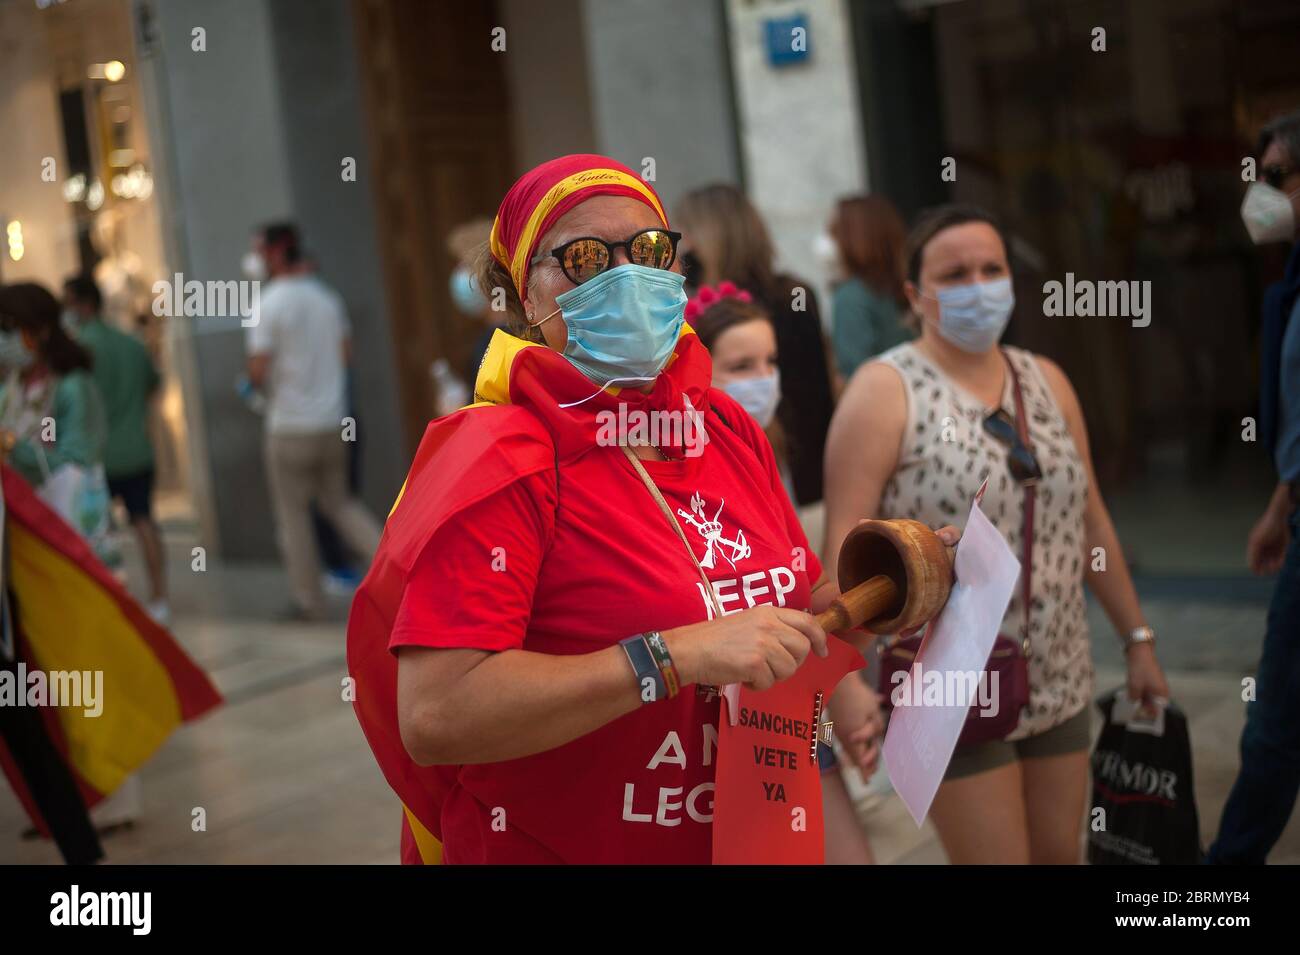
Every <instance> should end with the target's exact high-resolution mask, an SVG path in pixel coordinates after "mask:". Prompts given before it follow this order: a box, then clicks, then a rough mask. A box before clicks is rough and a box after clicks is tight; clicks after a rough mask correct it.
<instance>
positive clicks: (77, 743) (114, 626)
mask: <svg viewBox="0 0 1300 955" xmlns="http://www.w3.org/2000/svg"><path fill="white" fill-rule="evenodd" d="M0 477H2V478H3V493H4V507H5V537H6V539H7V544H8V557H9V559H8V564H7V566H6V568H5V571H6V572H5V583H6V584H7V585H8V587H9V588H10V590H11V592H12V593H13V596H14V605H13V611H14V615H13V616H14V623H15V630H16V637H17V639H16V641H15V642H16V646H17V648H18V655H19V658H20V659H22V660H23V661H24V662H25V663H26V665H27V668H28V670H29V671H30V670H42V671H44V672H45V673H47V674H48V673H50V672H53V671H83V672H84V671H88V670H89V671H100V672H102V673H103V685H102V708H101V712H100V713H99V715H98V716H90V715H87V713H86V712H85V710H84V709H83V708H81V707H76V706H58V707H53V706H47V707H44V708H43V711H42V716H43V718H44V719H45V724H46V728H47V730H48V732H49V734H50V737H51V739H52V740H53V742H54V745H55V747H56V748H57V749H58V750H59V752H60V753H61V754H62V755H63V757H64V758H65V759H66V760H67V763H68V766H69V768H70V769H71V771H72V775H73V778H74V779H75V780H76V781H77V784H78V786H79V787H80V789H81V792H82V795H83V798H84V799H85V801H86V805H87V806H93V805H95V803H97V802H99V801H100V800H101V799H103V798H104V797H105V796H107V795H109V794H111V793H112V792H113V791H114V790H115V789H116V788H117V787H118V786H119V785H120V784H121V783H122V781H123V780H124V779H125V778H126V777H127V776H129V775H130V774H131V773H133V772H135V770H137V769H138V768H139V767H140V766H141V765H142V764H143V763H144V762H145V761H146V760H148V759H149V757H150V756H152V755H153V754H154V752H155V751H156V750H157V749H158V747H160V746H161V745H162V744H163V742H164V741H165V740H166V739H167V737H168V736H170V735H171V733H172V731H173V730H174V729H176V727H178V726H179V725H180V724H181V723H184V722H187V721H189V720H192V719H194V718H196V717H198V716H200V715H202V714H203V713H206V712H207V711H208V710H210V709H212V708H213V707H215V706H216V705H217V704H219V703H220V702H221V695H220V694H219V693H218V692H217V690H216V688H215V687H214V686H213V685H212V683H211V682H210V681H209V679H208V677H207V675H206V674H205V673H204V672H203V671H202V670H200V669H199V668H198V666H197V665H195V663H194V662H193V661H192V660H191V659H190V658H189V657H188V656H187V655H186V653H185V651H184V650H182V649H181V647H180V646H179V645H178V644H177V643H176V641H175V640H174V639H173V637H172V636H171V634H169V633H168V632H167V631H166V630H165V629H164V628H163V627H161V626H159V625H158V624H157V623H155V622H154V620H153V619H152V618H151V617H150V616H149V615H148V614H147V613H146V612H145V611H144V609H143V608H142V607H141V606H140V605H139V604H138V603H136V602H135V600H134V599H132V597H131V596H130V595H129V594H128V593H127V592H126V591H125V590H124V589H123V588H122V585H121V584H119V583H118V582H117V580H116V579H114V577H113V575H112V574H111V573H110V572H109V571H108V569H107V568H105V567H104V565H103V564H101V563H100V562H99V560H98V559H97V558H96V557H95V555H94V553H93V552H92V551H91V549H90V547H89V545H87V543H86V542H85V540H83V539H82V537H81V536H80V535H79V534H78V533H77V532H76V531H75V530H74V529H73V528H72V527H70V526H69V525H68V524H66V523H65V522H64V521H63V520H62V519H61V518H60V517H59V516H58V514H56V513H55V512H54V511H53V510H51V509H50V508H49V507H48V506H47V505H46V504H45V502H44V501H42V500H41V499H40V498H39V497H37V496H36V493H35V492H34V491H33V490H32V488H31V486H30V485H29V484H28V483H27V482H26V481H25V480H23V478H22V477H20V476H19V475H18V473H17V472H15V471H13V470H11V469H10V468H8V467H5V466H0ZM24 691H25V689H24V688H19V692H24ZM0 766H2V767H3V769H4V771H5V775H6V776H8V777H9V781H10V783H11V784H12V785H13V787H14V790H15V792H17V794H18V797H19V799H20V800H21V801H22V803H23V805H24V806H25V807H26V809H27V811H28V814H29V815H30V816H31V817H32V822H33V824H35V825H36V827H37V828H38V829H39V830H41V831H42V832H44V831H46V827H45V823H44V820H42V819H41V818H40V814H39V812H37V810H36V807H35V804H34V803H33V801H32V799H31V797H30V794H29V793H28V791H27V787H26V784H25V783H24V782H23V779H22V776H21V774H20V773H19V772H18V771H17V768H16V766H15V764H14V762H13V760H12V759H11V757H10V754H9V752H8V750H7V748H6V747H5V745H4V743H3V742H0Z"/></svg>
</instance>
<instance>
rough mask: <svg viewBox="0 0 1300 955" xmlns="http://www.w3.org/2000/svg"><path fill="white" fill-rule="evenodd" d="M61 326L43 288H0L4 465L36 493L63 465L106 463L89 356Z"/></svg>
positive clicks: (54, 304)
mask: <svg viewBox="0 0 1300 955" xmlns="http://www.w3.org/2000/svg"><path fill="white" fill-rule="evenodd" d="M60 318H61V309H60V308H59V302H58V300H57V299H56V298H55V297H54V296H53V295H51V294H50V293H49V292H48V291H47V290H46V289H45V288H44V287H42V286H40V285H35V284H33V283H22V284H17V285H8V286H4V287H0V334H3V335H4V336H5V337H6V338H9V339H10V340H9V341H8V342H7V343H6V345H5V346H4V351H6V352H8V353H11V354H12V355H13V356H15V357H14V360H15V365H14V367H12V368H11V369H10V372H9V377H8V379H7V380H6V381H5V383H4V385H3V387H0V429H3V431H4V432H5V433H6V440H5V446H6V447H7V448H9V453H8V460H7V463H8V464H9V465H10V467H12V468H14V470H16V471H17V472H18V473H19V474H21V475H22V476H23V477H24V478H25V479H26V480H27V482H28V483H29V484H31V485H32V487H34V488H36V489H37V490H39V489H40V488H41V487H42V486H43V485H44V484H45V483H46V481H48V480H49V478H50V476H51V475H52V474H53V472H54V471H56V470H58V469H59V468H60V467H62V466H63V465H64V464H73V465H76V466H79V467H81V468H83V469H93V468H97V467H101V466H102V465H103V463H104V443H105V440H106V438H107V423H106V421H105V418H104V406H103V400H102V398H101V396H100V394H99V389H98V387H96V385H95V381H94V378H93V377H92V376H91V362H92V358H91V354H90V352H89V351H88V350H87V349H86V348H84V347H83V346H81V345H80V344H78V343H77V342H76V341H75V340H74V339H73V338H71V337H70V336H69V335H68V333H67V331H66V330H65V329H64V327H63V324H62V322H61V320H60ZM74 526H75V525H74Z"/></svg>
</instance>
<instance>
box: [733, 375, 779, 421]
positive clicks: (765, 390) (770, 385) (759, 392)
mask: <svg viewBox="0 0 1300 955" xmlns="http://www.w3.org/2000/svg"><path fill="white" fill-rule="evenodd" d="M722 390H723V391H725V392H726V393H727V394H729V395H731V397H733V398H735V399H736V401H737V403H738V404H739V405H740V406H741V407H742V408H744V409H745V410H746V411H748V412H749V415H750V417H751V418H753V419H754V420H755V421H757V422H758V426H759V427H760V428H766V427H767V426H768V425H769V424H771V423H772V417H773V416H774V415H775V414H776V406H777V405H779V404H780V403H781V376H780V375H779V374H778V373H777V372H775V371H774V372H772V374H770V375H764V376H762V377H761V378H737V379H735V380H733V381H729V382H727V383H726V384H725V385H723V386H722Z"/></svg>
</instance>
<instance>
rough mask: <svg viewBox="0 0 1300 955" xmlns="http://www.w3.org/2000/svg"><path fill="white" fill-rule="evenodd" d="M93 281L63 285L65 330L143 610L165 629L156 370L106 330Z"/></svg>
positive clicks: (83, 278) (120, 335)
mask: <svg viewBox="0 0 1300 955" xmlns="http://www.w3.org/2000/svg"><path fill="white" fill-rule="evenodd" d="M102 307H103V298H102V297H101V295H100V292H99V287H98V286H97V285H96V284H95V281H94V279H92V278H91V277H90V276H87V275H77V276H73V277H71V278H69V279H68V280H67V281H65V282H64V283H63V308H64V326H65V327H69V326H70V327H72V328H75V329H76V336H77V340H78V341H79V342H80V343H81V345H82V346H84V347H85V348H86V349H87V350H88V351H89V352H90V354H91V357H92V359H93V368H92V372H91V373H92V375H93V377H94V379H95V384H96V386H98V388H99V394H100V397H101V398H102V399H103V402H104V413H105V416H106V418H107V422H108V436H107V441H106V443H105V445H104V472H105V474H106V475H107V478H108V490H109V493H110V494H111V495H112V496H113V497H115V498H117V499H119V500H120V501H121V502H122V504H123V506H124V507H125V508H126V513H127V516H128V517H129V518H130V520H131V527H132V528H133V529H134V531H135V535H136V539H137V540H138V541H139V543H140V553H141V556H142V557H143V558H144V565H145V570H146V572H147V573H148V575H149V603H148V605H147V609H148V611H149V614H150V616H152V617H153V618H154V619H155V620H157V621H158V622H159V623H161V624H163V625H164V626H165V625H166V624H167V623H168V620H169V618H170V616H171V614H170V611H169V608H168V605H167V584H166V578H165V576H164V574H165V561H164V553H163V543H162V534H161V532H160V531H159V529H158V525H157V523H155V521H154V519H153V506H152V498H153V484H154V452H153V444H152V442H151V441H150V440H149V409H150V404H151V402H152V399H153V397H154V395H155V394H157V391H158V385H159V380H160V379H159V377H158V371H157V369H156V368H155V367H154V364H153V360H152V359H151V358H150V357H149V352H148V351H147V350H146V348H145V346H144V344H143V343H142V342H140V340H139V339H137V338H136V337H135V336H133V335H127V334H126V333H124V332H121V331H118V330H117V329H116V328H112V327H110V326H109V325H108V324H107V323H106V322H105V321H104V317H103V313H102Z"/></svg>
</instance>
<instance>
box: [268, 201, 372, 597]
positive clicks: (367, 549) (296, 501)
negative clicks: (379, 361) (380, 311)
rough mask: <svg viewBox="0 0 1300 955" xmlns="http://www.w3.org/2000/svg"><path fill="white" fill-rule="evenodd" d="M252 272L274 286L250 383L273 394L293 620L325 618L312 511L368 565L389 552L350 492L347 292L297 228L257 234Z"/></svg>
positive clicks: (274, 495)
mask: <svg viewBox="0 0 1300 955" xmlns="http://www.w3.org/2000/svg"><path fill="white" fill-rule="evenodd" d="M244 272H245V273H246V274H247V275H248V277H249V278H251V279H254V280H257V281H261V282H262V283H263V286H264V287H263V288H262V292H261V297H260V301H261V304H260V308H259V309H258V312H257V314H256V316H255V318H256V321H255V322H254V323H253V324H252V325H251V326H250V327H249V329H248V339H247V349H248V380H249V383H250V384H251V385H252V386H253V387H254V388H257V389H264V390H266V391H267V392H268V402H267V411H266V470H267V476H268V479H269V481H270V485H271V505H272V509H273V511H274V514H275V522H276V532H277V536H278V538H279V542H280V550H281V553H282V554H283V556H284V562H285V565H286V569H287V570H288V572H289V582H290V586H291V588H292V590H293V606H292V607H291V608H290V609H289V610H287V611H286V614H285V616H286V617H287V618H289V619H297V620H309V619H317V618H319V617H320V616H321V615H322V613H323V610H324V607H323V598H322V595H321V585H320V566H319V560H318V557H317V553H316V540H315V537H314V535H313V532H312V523H311V505H312V504H313V503H314V504H315V505H316V508H317V510H318V511H319V513H320V514H321V516H322V517H324V518H325V520H327V521H328V522H329V523H330V524H331V525H333V527H334V529H335V530H337V531H338V533H339V535H340V536H341V537H342V538H343V540H344V542H345V543H346V544H347V545H348V547H349V548H351V549H352V550H353V551H355V552H356V555H357V556H358V557H360V558H361V559H362V560H363V561H365V562H366V563H369V561H370V558H371V557H373V556H374V552H375V548H377V547H378V546H379V535H380V528H379V524H378V523H377V522H376V521H375V519H374V518H373V517H372V516H371V515H370V513H369V512H368V511H367V510H366V509H365V508H364V507H363V506H362V504H361V503H360V501H358V500H357V499H356V498H355V497H354V496H353V495H352V492H351V490H350V489H349V487H348V476H347V467H348V448H347V445H346V444H345V438H344V421H343V419H344V416H345V415H346V414H347V397H346V385H347V382H346V369H347V364H348V360H349V354H350V350H351V338H350V330H349V327H348V319H347V313H346V311H345V309H344V305H343V300H342V299H341V298H340V297H339V295H338V293H337V292H335V291H334V290H333V289H331V288H329V287H328V286H327V285H325V283H323V282H322V281H320V280H319V279H318V278H316V277H315V276H314V275H312V274H310V273H308V272H307V271H306V270H305V269H304V268H303V264H302V251H301V245H300V242H299V239H298V230H297V228H296V227H295V226H294V225H292V224H290V223H278V224H275V225H268V226H266V227H264V228H263V229H261V230H260V231H259V232H258V233H257V235H256V236H255V237H254V247H253V250H252V251H251V252H249V253H248V255H246V256H245V257H244Z"/></svg>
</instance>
